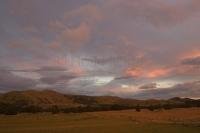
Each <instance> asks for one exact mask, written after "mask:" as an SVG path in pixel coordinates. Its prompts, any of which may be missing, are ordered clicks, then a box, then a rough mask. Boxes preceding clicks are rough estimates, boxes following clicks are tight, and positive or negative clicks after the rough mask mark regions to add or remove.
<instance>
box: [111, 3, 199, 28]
mask: <svg viewBox="0 0 200 133" xmlns="http://www.w3.org/2000/svg"><path fill="white" fill-rule="evenodd" d="M108 3H109V4H108V5H110V7H112V8H111V9H116V11H117V12H118V14H122V15H124V16H128V17H129V18H130V19H133V20H138V21H139V22H141V21H146V22H148V23H151V24H153V25H154V26H168V25H170V26H173V25H176V24H179V23H182V22H184V21H185V20H187V19H189V18H190V17H192V16H193V15H195V14H196V13H198V12H199V11H200V10H199V1H198V0H191V1H188V2H183V1H180V2H179V1H178V0H176V1H175V2H170V1H161V0H151V1H148V0H140V1H138V0H125V1H124V0H109V2H108ZM113 7H114V8H113Z"/></svg>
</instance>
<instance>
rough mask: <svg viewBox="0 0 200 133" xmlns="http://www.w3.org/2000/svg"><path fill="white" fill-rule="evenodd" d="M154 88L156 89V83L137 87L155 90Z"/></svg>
mask: <svg viewBox="0 0 200 133" xmlns="http://www.w3.org/2000/svg"><path fill="white" fill-rule="evenodd" d="M155 88H157V84H156V83H149V84H145V85H142V86H140V87H139V89H155Z"/></svg>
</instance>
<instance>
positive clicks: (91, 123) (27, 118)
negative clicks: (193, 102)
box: [0, 108, 200, 133]
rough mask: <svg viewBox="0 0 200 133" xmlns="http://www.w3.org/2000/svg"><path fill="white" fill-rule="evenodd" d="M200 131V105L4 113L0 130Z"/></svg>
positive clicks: (88, 132)
mask: <svg viewBox="0 0 200 133" xmlns="http://www.w3.org/2000/svg"><path fill="white" fill-rule="evenodd" d="M160 132H161V133H199V132H200V108H190V109H173V110H167V111H166V110H160V111H154V112H151V111H148V110H142V111H141V112H135V111H134V110H124V111H108V112H90V113H70V114H55V115H53V114H48V113H44V114H18V115H16V116H5V115H1V116H0V133H160Z"/></svg>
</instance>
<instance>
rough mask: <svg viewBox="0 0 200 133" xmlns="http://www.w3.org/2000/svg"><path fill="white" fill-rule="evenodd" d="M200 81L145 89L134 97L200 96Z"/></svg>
mask: <svg viewBox="0 0 200 133" xmlns="http://www.w3.org/2000/svg"><path fill="white" fill-rule="evenodd" d="M199 96H200V81H193V82H186V83H182V84H177V85H174V86H172V87H169V88H159V89H153V90H144V91H142V92H140V93H138V94H135V95H132V96H131V97H133V98H142V99H147V98H161V99H163V98H172V97H189V98H199Z"/></svg>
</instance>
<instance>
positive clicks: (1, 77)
mask: <svg viewBox="0 0 200 133" xmlns="http://www.w3.org/2000/svg"><path fill="white" fill-rule="evenodd" d="M36 85H37V81H35V80H32V79H30V78H24V77H20V76H17V75H15V74H13V73H12V72H10V71H7V70H0V89H1V90H4V91H9V90H15V89H32V88H33V87H35V86H36Z"/></svg>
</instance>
